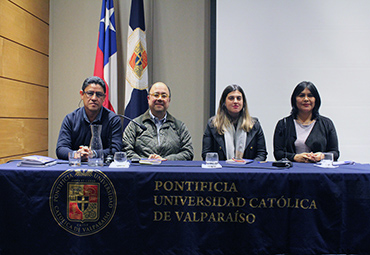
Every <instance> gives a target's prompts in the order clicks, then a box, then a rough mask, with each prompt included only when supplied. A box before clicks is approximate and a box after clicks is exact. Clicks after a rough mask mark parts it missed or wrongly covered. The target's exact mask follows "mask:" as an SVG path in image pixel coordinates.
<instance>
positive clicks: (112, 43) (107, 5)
mask: <svg viewBox="0 0 370 255" xmlns="http://www.w3.org/2000/svg"><path fill="white" fill-rule="evenodd" d="M94 76H98V77H100V78H102V79H103V80H104V81H105V87H106V94H107V96H106V98H105V101H104V103H103V106H104V107H105V108H108V109H109V110H112V111H115V110H118V109H117V107H118V102H117V101H118V99H117V94H118V93H117V91H118V90H117V40H116V22H115V20H114V7H113V0H103V3H102V8H101V16H100V24H99V38H98V48H97V50H96V57H95V68H94Z"/></svg>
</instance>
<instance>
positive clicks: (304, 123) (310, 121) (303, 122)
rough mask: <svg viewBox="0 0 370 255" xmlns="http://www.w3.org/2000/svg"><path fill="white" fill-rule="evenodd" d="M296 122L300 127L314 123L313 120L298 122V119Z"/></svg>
mask: <svg viewBox="0 0 370 255" xmlns="http://www.w3.org/2000/svg"><path fill="white" fill-rule="evenodd" d="M297 122H298V123H299V124H302V125H305V126H306V125H310V124H311V123H312V122H314V120H311V119H310V120H306V121H303V120H300V119H299V118H297Z"/></svg>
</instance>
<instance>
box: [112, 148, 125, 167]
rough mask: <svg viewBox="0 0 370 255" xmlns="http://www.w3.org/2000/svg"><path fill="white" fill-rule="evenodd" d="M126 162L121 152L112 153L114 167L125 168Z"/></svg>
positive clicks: (123, 153)
mask: <svg viewBox="0 0 370 255" xmlns="http://www.w3.org/2000/svg"><path fill="white" fill-rule="evenodd" d="M126 162H127V156H126V153H125V152H123V151H117V152H116V153H114V163H115V164H116V166H125V164H126Z"/></svg>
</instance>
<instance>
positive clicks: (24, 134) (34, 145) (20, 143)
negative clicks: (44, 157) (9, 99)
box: [0, 118, 48, 157]
mask: <svg viewBox="0 0 370 255" xmlns="http://www.w3.org/2000/svg"><path fill="white" fill-rule="evenodd" d="M0 127H1V129H0V144H1V145H2V146H0V155H1V157H9V156H12V155H21V154H26V153H32V152H34V151H42V150H47V147H48V143H47V139H46V138H47V135H48V133H47V130H48V129H47V128H48V120H47V119H9V118H8V119H0Z"/></svg>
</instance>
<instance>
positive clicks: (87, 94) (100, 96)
mask: <svg viewBox="0 0 370 255" xmlns="http://www.w3.org/2000/svg"><path fill="white" fill-rule="evenodd" d="M84 94H86V96H87V97H88V98H90V97H93V96H94V94H95V95H96V97H97V98H104V97H105V94H104V93H101V92H96V91H84Z"/></svg>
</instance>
